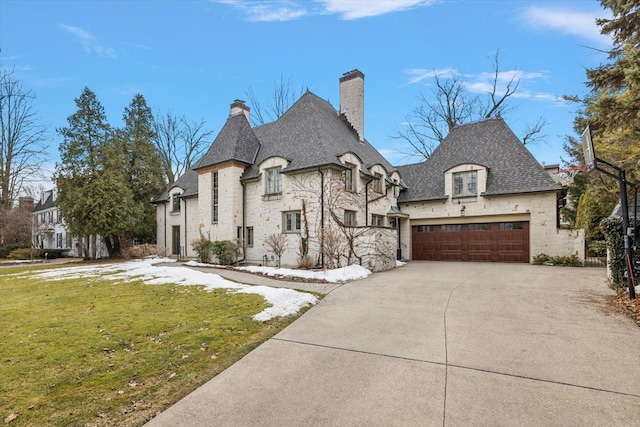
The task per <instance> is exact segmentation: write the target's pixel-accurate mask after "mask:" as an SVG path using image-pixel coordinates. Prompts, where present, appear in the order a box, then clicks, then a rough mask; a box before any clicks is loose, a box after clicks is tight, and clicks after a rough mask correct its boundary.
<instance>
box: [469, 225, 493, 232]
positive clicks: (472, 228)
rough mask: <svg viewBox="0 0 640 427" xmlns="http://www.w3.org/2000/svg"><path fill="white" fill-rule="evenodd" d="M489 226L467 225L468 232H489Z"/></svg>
mask: <svg viewBox="0 0 640 427" xmlns="http://www.w3.org/2000/svg"><path fill="white" fill-rule="evenodd" d="M489 230H491V224H486V223H484V224H469V231H489Z"/></svg>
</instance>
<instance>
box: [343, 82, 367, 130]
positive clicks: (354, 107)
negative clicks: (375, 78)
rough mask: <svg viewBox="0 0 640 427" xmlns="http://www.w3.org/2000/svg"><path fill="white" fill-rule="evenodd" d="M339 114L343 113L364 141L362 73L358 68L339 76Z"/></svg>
mask: <svg viewBox="0 0 640 427" xmlns="http://www.w3.org/2000/svg"><path fill="white" fill-rule="evenodd" d="M340 114H344V115H345V117H346V118H347V120H348V121H349V123H351V126H353V128H354V129H355V130H356V132H357V133H358V137H359V138H360V141H364V74H363V73H362V72H361V71H360V70H353V71H349V72H348V73H344V74H343V75H342V77H340Z"/></svg>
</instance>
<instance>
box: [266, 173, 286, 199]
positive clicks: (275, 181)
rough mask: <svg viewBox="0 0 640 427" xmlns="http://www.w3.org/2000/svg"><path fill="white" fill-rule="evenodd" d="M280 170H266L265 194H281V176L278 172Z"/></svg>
mask: <svg viewBox="0 0 640 427" xmlns="http://www.w3.org/2000/svg"><path fill="white" fill-rule="evenodd" d="M281 169H282V168H271V169H267V171H266V175H267V183H266V189H265V193H266V194H280V193H282V175H281V174H280V170H281Z"/></svg>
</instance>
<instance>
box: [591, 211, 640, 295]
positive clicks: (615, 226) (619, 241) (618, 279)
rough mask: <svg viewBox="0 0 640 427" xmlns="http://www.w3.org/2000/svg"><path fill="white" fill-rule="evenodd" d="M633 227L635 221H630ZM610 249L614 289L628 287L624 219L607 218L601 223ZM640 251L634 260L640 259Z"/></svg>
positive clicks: (610, 266) (610, 267)
mask: <svg viewBox="0 0 640 427" xmlns="http://www.w3.org/2000/svg"><path fill="white" fill-rule="evenodd" d="M630 222H631V223H632V224H630V225H631V226H633V220H632V221H630ZM600 227H601V228H602V230H603V232H604V236H605V240H606V242H607V248H608V249H609V269H610V270H611V281H612V282H613V285H614V287H618V288H623V287H625V286H626V280H627V279H625V271H626V269H627V262H626V259H625V256H626V253H625V249H624V235H623V233H622V218H605V219H603V220H602V222H601V223H600ZM639 252H640V251H636V252H635V256H634V259H635V261H638V260H639V259H640V253H639Z"/></svg>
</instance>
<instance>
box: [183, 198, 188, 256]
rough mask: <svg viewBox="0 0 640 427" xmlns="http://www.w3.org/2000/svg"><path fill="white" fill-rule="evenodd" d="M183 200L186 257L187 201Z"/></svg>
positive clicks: (185, 251) (185, 252) (185, 249)
mask: <svg viewBox="0 0 640 427" xmlns="http://www.w3.org/2000/svg"><path fill="white" fill-rule="evenodd" d="M182 200H184V256H185V258H186V257H187V241H188V240H187V200H186V199H182Z"/></svg>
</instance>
